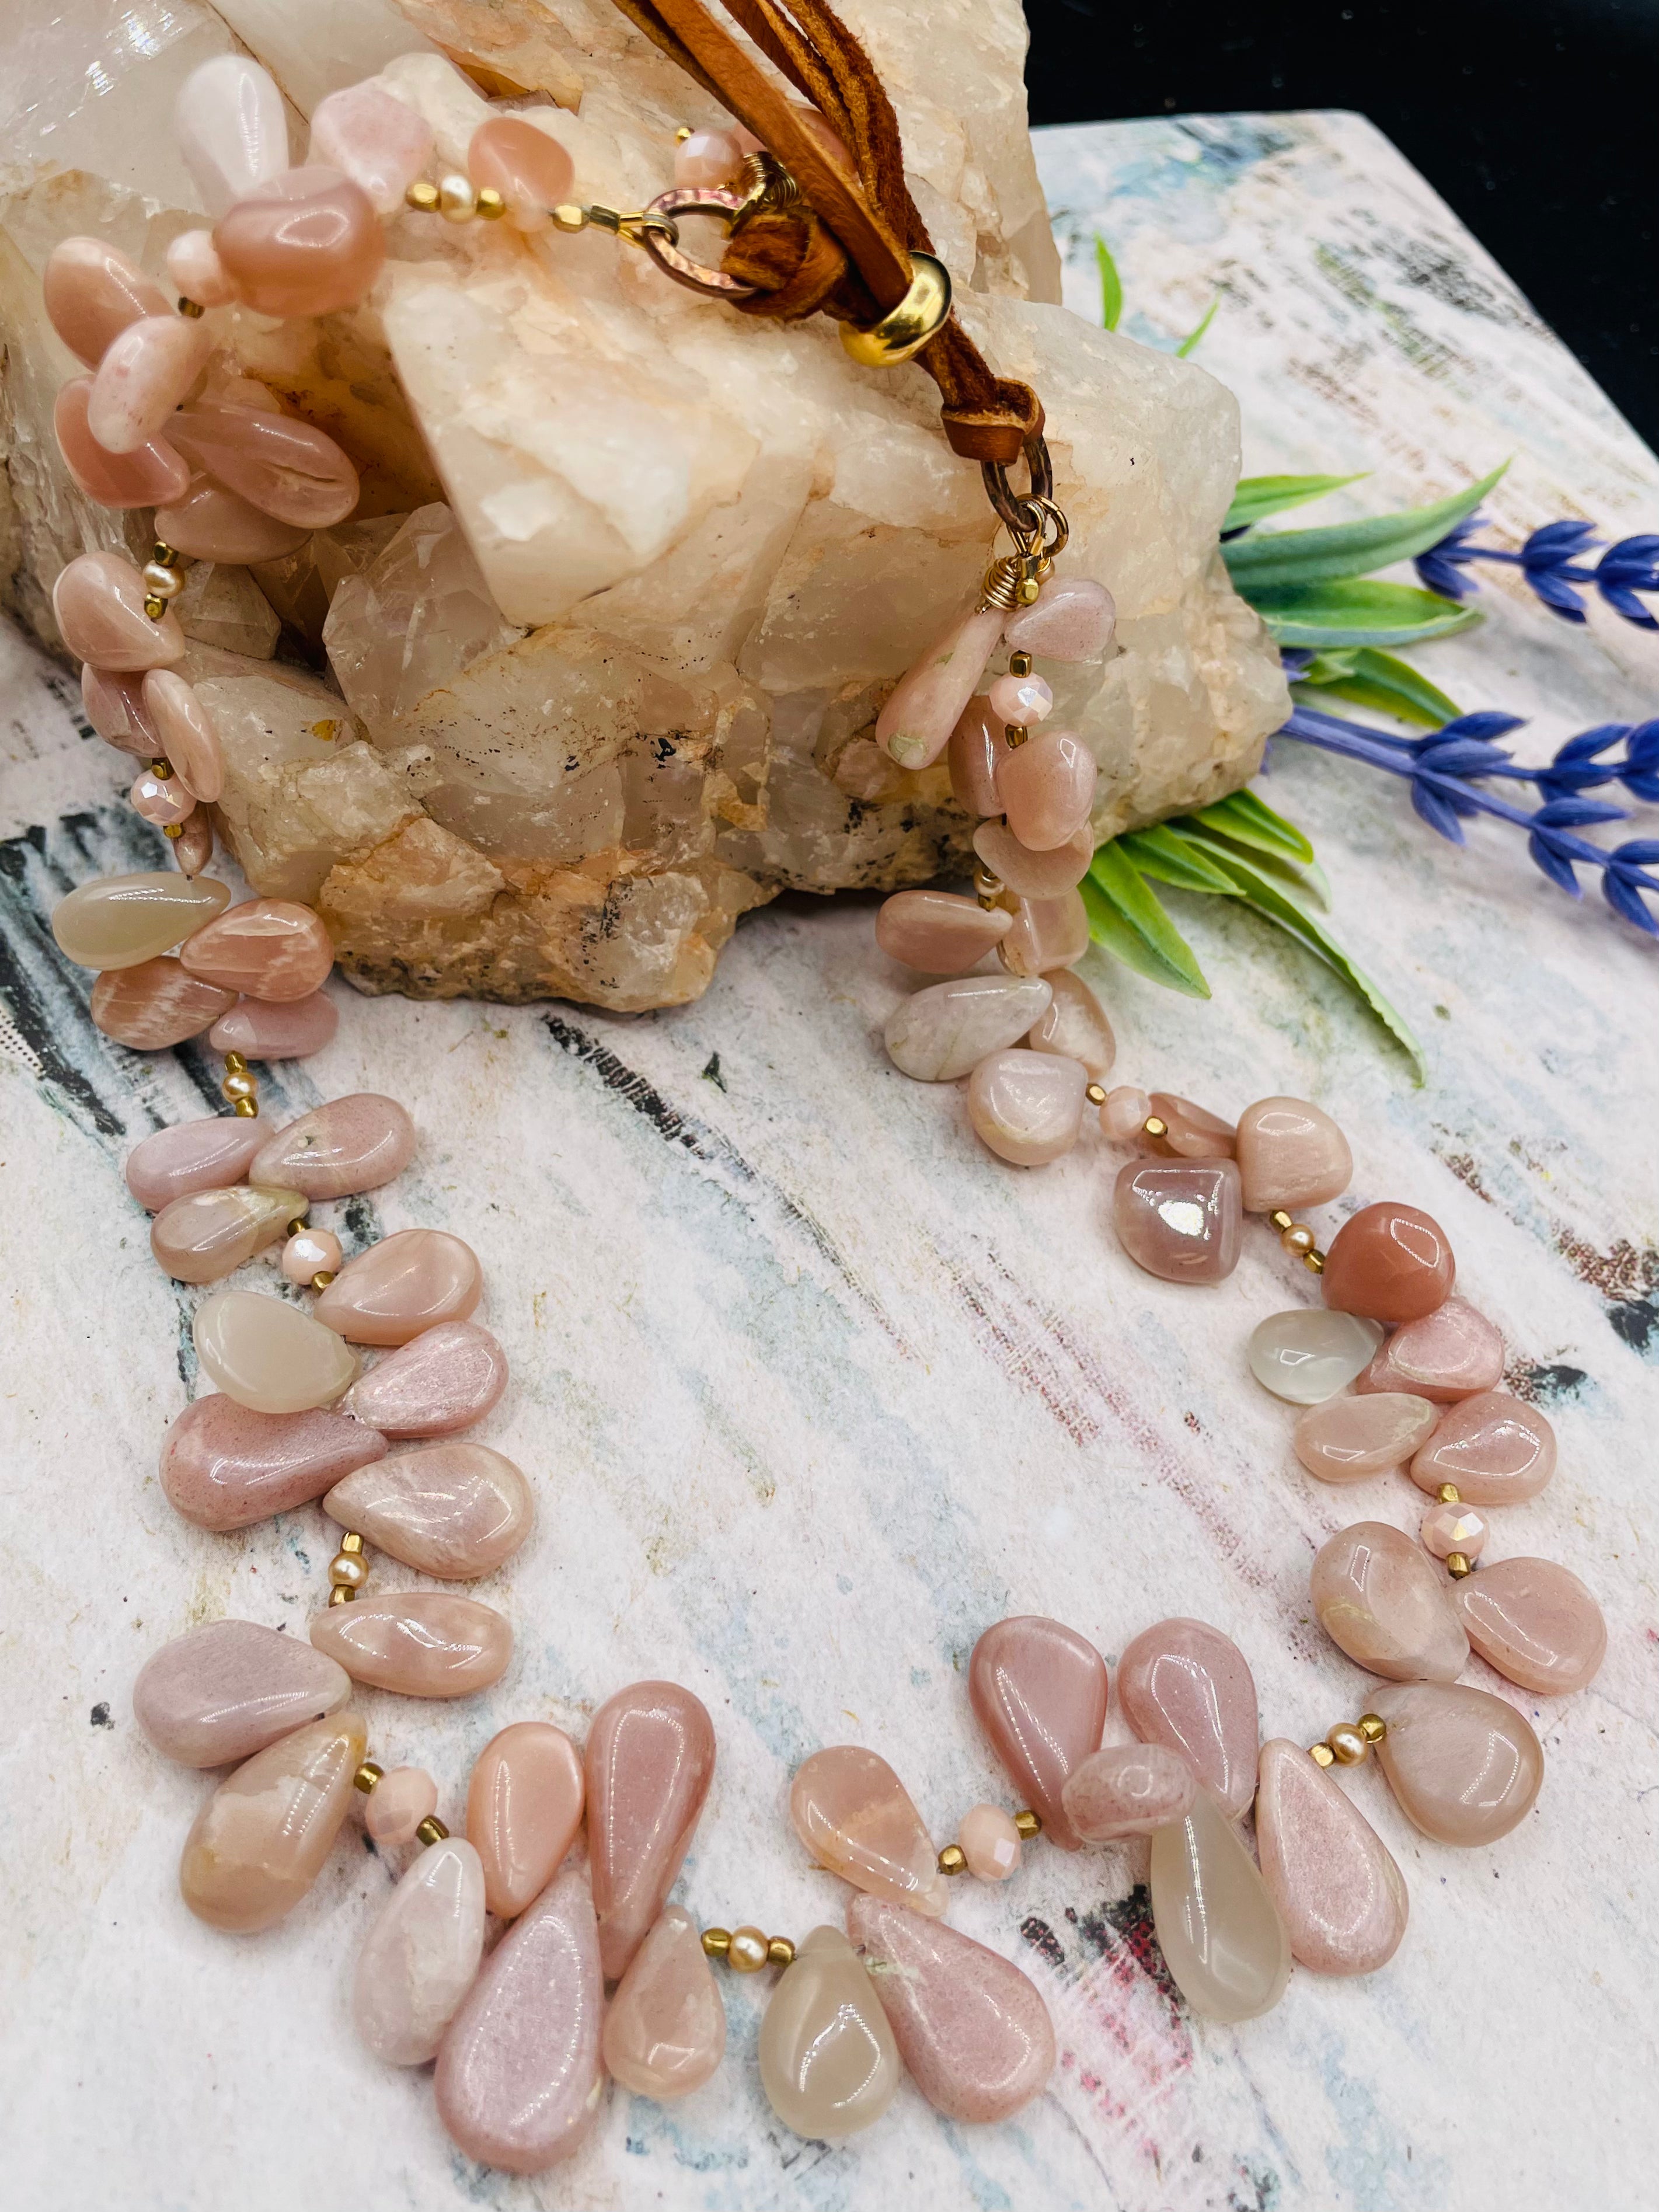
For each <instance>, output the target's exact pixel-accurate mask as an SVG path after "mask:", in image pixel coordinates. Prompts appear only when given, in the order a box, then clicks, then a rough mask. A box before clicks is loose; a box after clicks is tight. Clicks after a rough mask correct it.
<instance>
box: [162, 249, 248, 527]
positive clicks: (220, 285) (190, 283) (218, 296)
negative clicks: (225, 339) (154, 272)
mask: <svg viewBox="0 0 1659 2212" xmlns="http://www.w3.org/2000/svg"><path fill="white" fill-rule="evenodd" d="M167 275H168V276H170V277H171V278H172V280H173V283H175V284H176V285H177V286H178V288H179V296H180V298H182V299H185V300H193V301H195V302H196V305H197V307H228V306H229V305H230V302H231V301H233V300H234V298H235V297H236V287H235V286H234V284H233V283H231V281H230V279H229V277H228V276H227V275H226V274H225V264H224V263H223V262H222V261H221V260H220V258H219V254H218V250H217V248H216V246H215V245H214V243H213V233H212V232H211V231H210V230H186V231H181V232H180V234H179V236H178V237H177V238H175V239H174V240H173V243H172V245H171V246H168V248H167ZM167 542H168V544H172V543H173V540H172V539H171V538H169V539H168V541H167Z"/></svg>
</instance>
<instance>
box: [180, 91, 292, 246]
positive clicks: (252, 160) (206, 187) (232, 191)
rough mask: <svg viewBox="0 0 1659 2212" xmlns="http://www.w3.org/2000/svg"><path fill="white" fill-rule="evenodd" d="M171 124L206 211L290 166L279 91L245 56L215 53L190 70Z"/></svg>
mask: <svg viewBox="0 0 1659 2212" xmlns="http://www.w3.org/2000/svg"><path fill="white" fill-rule="evenodd" d="M173 135H174V136H175V137H176V138H177V140H178V142H179V153H180V154H181V155H183V156H184V162H185V167H186V168H187V169H188V170H189V171H190V173H191V177H192V179H194V180H195V184H196V187H197V191H199V192H200V193H201V195H202V204H203V206H204V209H205V210H206V211H207V212H208V214H209V215H223V214H224V212H225V210H226V209H227V208H230V207H234V204H236V202H237V201H238V200H240V199H242V198H244V197H246V195H247V194H248V193H249V192H251V191H255V190H256V189H257V188H258V186H259V185H262V184H264V183H265V182H267V181H268V179H270V178H271V177H274V176H276V174H278V173H279V172H280V171H281V170H283V168H285V167H287V165H288V119H287V117H286V116H285V115H284V113H283V95H282V94H281V93H280V92H279V91H278V90H277V88H276V79H275V78H274V77H273V76H271V75H270V72H269V71H268V70H263V69H261V68H260V66H259V64H258V62H256V61H252V60H251V59H250V58H248V56H247V55H246V54H216V55H215V56H214V58H213V59H212V60H211V61H207V62H204V63H203V64H202V65H201V67H200V68H199V69H197V70H192V71H191V74H190V76H187V77H186V78H185V82H184V83H183V84H182V85H181V86H180V87H179V97H178V99H177V100H176V101H175V102H174V103H173Z"/></svg>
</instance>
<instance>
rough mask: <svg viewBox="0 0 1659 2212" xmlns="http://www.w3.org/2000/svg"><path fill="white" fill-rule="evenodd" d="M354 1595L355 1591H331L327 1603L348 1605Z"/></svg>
mask: <svg viewBox="0 0 1659 2212" xmlns="http://www.w3.org/2000/svg"><path fill="white" fill-rule="evenodd" d="M356 1595H357V1593H356V1590H351V1589H331V1591H330V1592H329V1594H328V1601H329V1603H330V1604H331V1605H349V1604H350V1603H351V1601H352V1600H353V1599H354V1598H355V1597H356Z"/></svg>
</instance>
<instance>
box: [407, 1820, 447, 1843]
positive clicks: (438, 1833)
mask: <svg viewBox="0 0 1659 2212" xmlns="http://www.w3.org/2000/svg"><path fill="white" fill-rule="evenodd" d="M448 1833H449V1831H448V1829H447V1827H445V1826H444V1824H443V1822H442V1821H441V1820H440V1819H439V1818H438V1816H437V1814H435V1813H428V1814H427V1816H426V1818H425V1820H422V1823H421V1825H420V1826H419V1827H418V1828H416V1831H415V1840H416V1843H417V1844H425V1845H426V1847H427V1849H428V1850H430V1849H431V1848H432V1846H433V1844H441V1843H442V1841H443V1840H444V1838H445V1837H446V1836H447V1834H448Z"/></svg>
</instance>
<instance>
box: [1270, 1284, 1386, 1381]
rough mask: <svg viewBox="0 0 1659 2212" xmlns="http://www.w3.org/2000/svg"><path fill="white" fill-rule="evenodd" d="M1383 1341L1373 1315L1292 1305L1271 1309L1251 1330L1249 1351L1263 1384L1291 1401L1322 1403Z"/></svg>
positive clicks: (1361, 1365) (1351, 1376)
mask: <svg viewBox="0 0 1659 2212" xmlns="http://www.w3.org/2000/svg"><path fill="white" fill-rule="evenodd" d="M1382 1341H1383V1331H1382V1329H1381V1328H1380V1327H1379V1326H1378V1325H1377V1323H1376V1322H1374V1321H1362V1320H1361V1319H1360V1318H1359V1316H1358V1314H1345V1313H1331V1312H1330V1311H1328V1310H1326V1309H1323V1308H1322V1307H1319V1306H1292V1307H1291V1310H1290V1311H1289V1312H1288V1313H1277V1314H1269V1315H1268V1316H1267V1319H1266V1321H1261V1322H1257V1323H1256V1325H1255V1328H1253V1329H1252V1330H1251V1332H1250V1341H1249V1349H1248V1351H1247V1352H1246V1355H1245V1356H1246V1357H1247V1358H1248V1359H1249V1363H1250V1372H1251V1374H1252V1375H1254V1376H1255V1379H1256V1381H1257V1382H1258V1383H1260V1384H1261V1387H1262V1389H1264V1390H1271V1391H1272V1392H1273V1395H1274V1397H1275V1398H1284V1399H1285V1400H1287V1401H1289V1403H1290V1404H1291V1405H1292V1406H1317V1405H1319V1404H1321V1403H1322V1401H1324V1400H1325V1399H1327V1398H1334V1397H1335V1395H1336V1394H1337V1392H1338V1391H1339V1390H1346V1388H1347V1386H1348V1385H1349V1383H1352V1381H1353V1379H1354V1376H1356V1375H1358V1372H1359V1370H1360V1369H1361V1368H1362V1367H1364V1364H1365V1363H1366V1361H1367V1360H1368V1359H1370V1357H1371V1354H1372V1353H1373V1352H1375V1351H1376V1347H1377V1346H1378V1345H1379V1344H1381V1343H1382Z"/></svg>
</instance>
